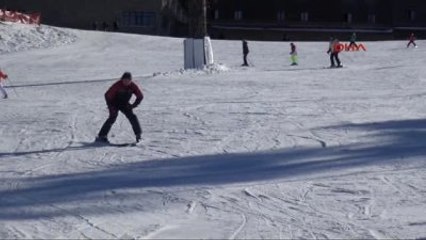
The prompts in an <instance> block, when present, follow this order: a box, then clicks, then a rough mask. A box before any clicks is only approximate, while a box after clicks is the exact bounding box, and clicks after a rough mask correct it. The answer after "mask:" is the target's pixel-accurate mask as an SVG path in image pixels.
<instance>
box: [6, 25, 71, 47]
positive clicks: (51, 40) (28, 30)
mask: <svg viewBox="0 0 426 240" xmlns="http://www.w3.org/2000/svg"><path fill="white" fill-rule="evenodd" d="M75 41H76V36H75V35H74V34H72V33H71V32H70V31H66V30H63V29H59V28H55V27H50V26H46V25H40V26H38V25H28V24H20V23H10V22H0V53H8V52H19V51H24V50H29V49H38V48H49V47H55V46H61V45H66V44H70V43H73V42H75Z"/></svg>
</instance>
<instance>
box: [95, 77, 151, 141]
mask: <svg viewBox="0 0 426 240" xmlns="http://www.w3.org/2000/svg"><path fill="white" fill-rule="evenodd" d="M133 94H134V95H136V100H135V101H134V102H133V104H130V103H129V101H130V98H131V97H132V95H133ZM105 100H106V104H107V106H108V110H109V117H108V119H107V120H106V121H105V123H104V124H103V126H102V128H101V130H100V131H99V134H98V137H97V138H96V141H97V142H106V143H109V141H108V137H107V135H108V133H109V131H110V130H111V127H112V125H113V124H114V123H115V120H116V119H117V116H118V112H119V111H120V112H122V113H123V114H124V115H125V116H126V117H127V119H128V120H129V122H130V124H131V125H132V128H133V132H134V133H135V136H136V142H139V141H140V140H141V134H142V129H141V127H140V124H139V120H138V117H137V116H136V115H135V114H134V113H133V109H134V108H136V107H137V106H138V105H139V104H140V103H141V102H142V100H143V94H142V92H141V90H140V89H139V87H138V86H137V85H136V84H135V83H134V82H132V75H131V73H130V72H125V73H124V74H123V76H122V77H121V79H120V80H118V81H117V82H116V83H114V84H113V85H112V86H111V87H110V88H109V89H108V91H107V92H106V93H105Z"/></svg>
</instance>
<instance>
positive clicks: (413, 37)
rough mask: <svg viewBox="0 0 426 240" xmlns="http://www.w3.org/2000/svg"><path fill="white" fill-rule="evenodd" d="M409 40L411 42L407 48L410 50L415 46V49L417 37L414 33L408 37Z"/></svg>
mask: <svg viewBox="0 0 426 240" xmlns="http://www.w3.org/2000/svg"><path fill="white" fill-rule="evenodd" d="M408 40H409V42H408V44H407V48H409V47H410V45H411V44H413V45H414V47H417V45H416V43H415V41H416V36H415V35H414V33H411V34H410V36H409V37H408Z"/></svg>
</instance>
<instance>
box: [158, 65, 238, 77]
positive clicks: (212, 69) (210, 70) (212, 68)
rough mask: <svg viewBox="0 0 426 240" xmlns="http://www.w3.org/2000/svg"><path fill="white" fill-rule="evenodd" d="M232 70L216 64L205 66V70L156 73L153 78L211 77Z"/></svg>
mask: <svg viewBox="0 0 426 240" xmlns="http://www.w3.org/2000/svg"><path fill="white" fill-rule="evenodd" d="M230 70H231V69H230V68H229V67H227V66H226V65H224V64H220V63H214V64H210V65H207V66H205V67H204V68H203V69H183V68H181V69H179V70H176V71H171V72H155V73H153V74H152V76H153V77H157V76H163V77H170V76H177V75H190V76H194V75H209V74H218V73H221V72H227V71H230Z"/></svg>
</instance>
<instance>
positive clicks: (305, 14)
mask: <svg viewBox="0 0 426 240" xmlns="http://www.w3.org/2000/svg"><path fill="white" fill-rule="evenodd" d="M300 20H301V21H302V22H308V21H309V13H308V12H302V13H301V14H300Z"/></svg>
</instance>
